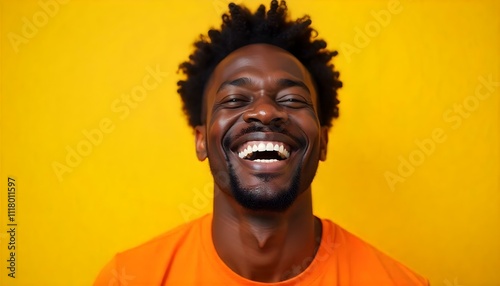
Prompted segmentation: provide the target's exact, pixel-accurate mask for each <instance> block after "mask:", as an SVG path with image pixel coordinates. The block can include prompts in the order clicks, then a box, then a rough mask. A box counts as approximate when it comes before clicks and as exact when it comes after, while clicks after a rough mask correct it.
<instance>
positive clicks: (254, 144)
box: [195, 44, 328, 211]
mask: <svg viewBox="0 0 500 286" xmlns="http://www.w3.org/2000/svg"><path fill="white" fill-rule="evenodd" d="M204 100H205V106H204V113H205V114H206V117H205V118H206V120H205V125H203V126H197V127H196V128H195V130H196V151H197V154H198V158H199V159H200V160H204V159H205V158H207V157H208V159H209V164H210V169H211V171H212V174H213V176H214V180H215V187H216V189H217V190H220V191H222V192H225V193H226V194H229V195H230V196H232V197H233V198H235V199H236V201H237V202H238V203H240V204H241V205H242V206H243V207H245V208H248V209H252V210H266V211H283V210H285V209H287V208H288V207H289V206H290V205H292V204H293V202H294V201H295V199H296V197H297V196H298V195H300V194H301V193H303V192H305V191H310V185H311V182H312V180H313V178H314V176H315V174H316V170H317V167H318V162H319V160H324V159H325V158H326V145H327V142H328V137H327V132H328V129H327V127H321V126H320V124H319V119H318V106H317V95H316V91H315V88H314V84H313V81H312V79H311V77H310V74H309V72H308V71H307V70H306V68H305V67H304V66H303V65H302V64H301V63H300V62H299V61H298V60H297V59H296V58H295V57H294V56H293V55H291V54H290V53H288V52H287V51H285V50H283V49H280V48H278V47H276V46H272V45H267V44H253V45H248V46H244V47H242V48H240V49H238V50H236V51H234V52H233V53H231V54H230V55H229V56H227V57H226V58H225V59H224V60H222V61H221V62H220V63H219V64H218V65H217V67H216V68H215V70H214V72H213V73H212V75H211V78H210V80H209V81H208V83H207V86H206V87H205V94H204Z"/></svg>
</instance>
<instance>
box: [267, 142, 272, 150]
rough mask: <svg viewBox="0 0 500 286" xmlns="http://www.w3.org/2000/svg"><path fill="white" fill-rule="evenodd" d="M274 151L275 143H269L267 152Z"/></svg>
mask: <svg viewBox="0 0 500 286" xmlns="http://www.w3.org/2000/svg"><path fill="white" fill-rule="evenodd" d="M273 149H274V146H273V143H267V145H266V151H273Z"/></svg>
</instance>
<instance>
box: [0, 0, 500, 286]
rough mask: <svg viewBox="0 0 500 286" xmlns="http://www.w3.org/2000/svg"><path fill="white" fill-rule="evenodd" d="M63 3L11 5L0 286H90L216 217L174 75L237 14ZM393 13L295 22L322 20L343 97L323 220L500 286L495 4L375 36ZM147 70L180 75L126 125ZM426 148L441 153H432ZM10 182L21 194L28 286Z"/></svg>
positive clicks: (348, 8)
mask: <svg viewBox="0 0 500 286" xmlns="http://www.w3.org/2000/svg"><path fill="white" fill-rule="evenodd" d="M54 1H55V0H40V1H9V0H2V1H1V14H0V15H1V23H0V25H1V26H0V28H1V81H0V84H1V103H0V104H1V147H0V148H1V174H0V175H1V177H0V178H1V179H0V182H3V183H2V184H1V185H0V203H1V205H0V210H1V213H0V223H1V225H0V229H1V233H2V234H1V235H0V239H1V242H0V261H1V262H0V266H1V267H0V269H1V270H0V285H54V286H55V285H89V284H91V282H92V281H93V279H94V277H95V276H96V274H97V272H98V271H99V270H100V268H101V267H102V266H103V265H104V264H105V263H106V262H107V261H108V260H109V259H110V258H111V257H112V255H113V254H114V253H116V252H117V251H121V250H124V249H127V248H129V247H132V246H135V245H137V244H139V243H141V242H144V241H145V240H148V239H150V238H152V237H154V236H155V235H158V234H160V233H162V232H164V231H166V230H168V229H170V228H172V227H174V226H175V225H178V224H181V223H183V222H184V221H186V220H189V219H191V218H194V217H196V216H199V215H201V214H202V213H205V212H208V211H210V208H211V206H210V196H211V194H210V190H211V187H212V185H211V184H212V183H211V176H210V173H209V170H208V164H207V163H206V162H205V163H199V162H198V161H197V160H196V157H195V152H194V139H193V136H192V131H191V130H190V129H189V128H188V126H187V123H186V120H185V118H184V117H183V115H182V112H181V108H180V106H181V105H180V99H179V96H178V95H177V93H176V81H177V80H179V78H180V76H179V75H178V74H176V70H177V65H178V64H179V63H180V62H181V61H183V60H185V59H187V56H188V55H189V53H190V52H191V43H192V42H193V41H194V40H195V38H196V37H197V36H198V35H199V34H200V33H205V32H206V31H207V29H208V28H209V27H210V26H217V27H218V25H219V22H220V20H219V19H220V14H221V13H222V11H224V10H225V7H226V5H227V3H228V1H226V0H213V1H194V0H183V1H167V0H163V1H131V0H129V1H110V0H106V1H78V0H73V1H68V0H66V2H67V3H64V4H63V3H59V2H54ZM240 2H241V1H240ZM247 2H248V3H249V4H248V5H249V6H250V7H252V9H253V8H255V7H256V4H257V1H247ZM259 2H260V1H259ZM392 2H393V1H389V0H388V1H382V0H380V1H347V0H337V1H319V0H316V1H298V0H290V1H289V7H290V9H291V11H292V17H294V18H295V17H299V16H302V15H304V14H306V13H307V14H309V15H311V17H312V20H313V25H314V27H316V29H317V31H318V32H319V36H320V37H322V38H325V39H326V40H327V41H328V43H329V47H331V48H332V49H337V50H339V52H340V53H341V54H340V55H339V56H338V57H337V58H336V59H335V64H336V66H337V68H338V69H339V70H340V72H341V79H342V80H343V82H344V84H345V87H344V88H343V89H342V90H341V91H340V97H341V101H342V103H341V118H340V119H339V120H338V121H336V122H335V126H334V128H333V129H332V130H331V133H330V135H331V138H330V144H329V154H328V160H327V162H325V163H322V164H321V165H320V168H319V171H318V174H317V177H316V180H315V182H314V185H313V193H314V207H315V212H316V214H317V215H319V216H321V217H326V218H330V219H332V220H333V221H335V222H337V223H338V224H340V225H342V226H343V227H345V228H346V229H348V230H350V231H351V232H353V233H355V234H357V235H359V236H360V237H362V238H363V239H364V240H366V241H368V242H370V243H371V244H373V245H375V246H376V247H377V248H379V249H381V250H382V251H384V252H386V253H388V254H389V255H391V256H393V257H394V258H396V259H397V260H399V261H401V262H403V263H404V264H406V265H407V266H409V267H410V268H412V269H413V270H415V271H416V272H418V273H420V274H422V275H424V276H426V277H428V278H429V279H430V281H431V285H446V286H448V285H455V286H457V285H462V286H469V285H471V286H472V285H500V271H499V267H500V212H499V209H500V208H499V184H498V177H499V176H498V175H499V168H498V166H499V155H498V149H499V145H498V133H499V126H498V121H499V117H498V108H499V101H498V95H499V91H498V89H499V84H500V83H499V81H500V74H499V63H500V61H499V54H500V43H499V39H500V30H499V26H500V22H499V18H500V4H499V2H498V1H495V2H493V1H491V2H488V1H474V2H473V1H416V0H414V1H405V0H401V2H400V7H399V8H398V9H400V10H398V11H399V12H398V13H390V12H389V13H390V15H391V18H390V20H388V19H387V18H385V20H384V21H385V22H384V21H382V22H380V23H377V22H376V21H377V20H376V18H377V17H378V16H375V15H382V14H383V12H380V11H382V10H385V11H389V10H388V5H393V4H394V3H393V4H391V3H392ZM41 3H42V4H41ZM43 3H52V6H50V5H49V6H50V7H51V8H50V7H49V8H44V7H42V6H43ZM54 3H55V5H54ZM267 4H268V3H267V1H266V5H267ZM396 4H397V3H396ZM47 5H48V4H47ZM394 5H395V4H394ZM44 9H49V10H47V11H49V12H50V14H52V15H49V14H48V13H49V12H46V10H44ZM43 13H45V15H46V16H45V18H44V16H43V15H42V14H43ZM379 13H382V14H379ZM384 15H387V14H384ZM34 17H35V19H34ZM23 19H24V20H23ZM26 21H29V22H30V23H32V24H33V23H34V22H36V23H37V24H39V25H38V26H36V25H35V28H36V31H33V30H31V31H29V29H28V28H26V27H25V26H26V25H28V24H26ZM379 21H380V20H379ZM382 24H383V25H382ZM377 27H378V28H380V29H377ZM366 29H368V31H367V30H366ZM23 33H24V34H23ZM366 33H369V34H370V35H366ZM14 34H15V35H17V36H18V37H23V38H24V39H25V40H24V41H22V42H13V41H12V39H13V37H15V36H13V35H14ZM361 34H365V35H366V36H365V38H364V40H365V41H364V42H363V41H361V38H360V37H362V36H361ZM16 39H18V40H19V38H16ZM360 41H361V42H360ZM348 48H351V49H350V50H349V49H348ZM352 48H354V49H352ZM148 67H150V68H152V69H157V68H159V69H160V70H161V72H164V73H168V75H167V76H165V77H163V78H160V80H161V81H160V82H158V85H157V87H156V88H154V89H152V90H149V91H148V93H147V94H146V95H145V96H144V97H143V98H141V99H143V100H142V101H138V102H135V104H136V105H135V108H133V109H132V108H130V113H129V114H127V115H126V116H125V113H122V112H115V110H114V109H113V107H112V106H113V104H114V103H115V104H116V101H117V100H118V101H117V102H118V103H120V104H123V103H121V101H120V100H121V96H122V94H129V95H130V93H131V91H132V90H135V91H137V90H138V88H140V86H142V84H143V79H144V78H145V77H147V75H148V71H147V68H148ZM479 78H483V79H488V78H489V79H490V82H493V84H492V85H489V86H484V85H483V84H482V82H481V80H480V79H479ZM153 82H154V81H153V80H151V81H150V83H153ZM488 88H489V89H488ZM477 90H479V91H477ZM477 92H480V94H483V95H484V94H486V95H488V94H489V97H488V98H485V99H477V98H478V93H477ZM133 103H134V102H133ZM464 104H466V105H468V106H469V109H468V111H467V110H466V111H467V113H466V114H465V113H462V114H463V115H459V113H457V112H456V111H455V109H454V108H456V105H464ZM474 104H475V105H474ZM471 106H473V107H474V108H471ZM120 116H121V117H120ZM457 116H458V117H457ZM103 119H104V120H108V123H109V122H111V124H112V126H113V127H114V129H113V130H112V131H111V132H108V133H105V134H103V137H102V139H101V140H100V141H99V140H98V141H96V144H93V145H91V149H90V150H89V149H85V150H86V151H88V153H89V154H87V156H84V157H83V158H82V159H81V162H76V163H75V162H73V163H74V167H71V168H69V167H68V168H69V169H71V172H69V171H68V172H64V173H62V174H60V179H59V178H58V176H57V174H56V172H55V171H54V166H53V165H54V164H57V163H60V164H65V165H67V162H66V156H67V154H68V152H69V151H68V150H69V149H67V148H70V149H73V150H75V149H76V148H77V146H80V147H81V148H84V147H82V146H84V145H85V144H88V140H87V139H86V137H85V135H84V133H83V132H84V131H89V132H91V130H94V129H97V128H99V124H100V122H101V120H103ZM458 120H460V124H459V123H458ZM433 132H441V133H442V135H440V136H441V137H439V138H440V139H432V138H433ZM96 138H97V137H96ZM443 138H444V139H443ZM441 139H443V140H441ZM416 140H417V141H418V142H429V140H434V141H433V142H434V143H433V144H434V148H431V145H432V143H429V144H430V145H426V146H428V149H429V150H427V153H425V154H424V151H425V150H424V149H425V148H424V149H422V148H421V147H419V145H417V143H416V142H415V141H416ZM436 140H437V141H436ZM439 140H440V141H439ZM84 141H87V143H85V142H84ZM438 141H439V142H438ZM79 144H80V145H79ZM68 146H69V147H68ZM86 146H87V147H88V145H86ZM82 150H83V149H82ZM419 154H420V155H422V154H424V157H419ZM412 156H413V157H412ZM401 160H403V161H407V162H410V161H413V162H414V163H415V164H413V163H411V162H410V163H409V164H413V166H414V170H411V167H408V166H406V168H407V169H404V167H400V164H402V163H401V162H402V161H401ZM54 162H57V163H54ZM398 168H400V169H401V168H403V169H402V170H401V171H398ZM408 168H410V169H408ZM388 172H390V173H391V174H393V175H395V176H400V181H397V182H396V183H393V184H390V183H388V181H387V179H386V175H387V174H388ZM403 175H404V176H403ZM8 176H14V177H15V178H16V180H17V184H18V191H17V214H16V221H17V223H18V227H17V241H16V242H17V247H18V251H17V259H18V260H17V273H16V276H17V278H15V279H12V278H8V277H7V269H6V266H7V265H6V264H7V263H6V262H5V260H6V259H8V251H7V244H6V243H7V241H6V239H8V236H7V235H6V230H7V228H6V224H7V221H6V220H7V210H6V199H7V177H8ZM402 180H403V181H402Z"/></svg>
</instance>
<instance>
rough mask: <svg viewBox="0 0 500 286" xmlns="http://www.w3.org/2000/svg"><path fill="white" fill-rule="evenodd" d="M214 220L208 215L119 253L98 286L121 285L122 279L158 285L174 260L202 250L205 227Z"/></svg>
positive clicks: (98, 280)
mask: <svg viewBox="0 0 500 286" xmlns="http://www.w3.org/2000/svg"><path fill="white" fill-rule="evenodd" d="M210 221H211V215H205V216H203V217H201V218H198V219H195V220H193V221H191V222H188V223H186V224H183V225H180V226H178V227H176V228H174V229H172V230H169V231H167V232H165V233H163V234H161V235H159V236H157V237H155V238H153V239H151V240H149V241H147V242H145V243H142V244H140V245H138V246H136V247H133V248H131V249H128V250H125V251H123V252H119V253H117V254H116V255H115V256H114V257H113V259H112V260H111V261H110V262H109V263H108V264H107V265H106V266H105V267H104V268H103V269H102V270H101V272H100V273H99V275H98V277H97V279H96V281H95V284H94V285H110V283H111V284H112V283H114V282H116V283H117V284H118V285H120V283H123V281H122V280H125V281H127V279H130V280H131V281H132V280H133V281H134V283H139V284H140V283H142V284H141V285H150V284H158V281H161V280H162V279H163V276H164V275H165V270H166V269H168V268H169V266H170V265H171V264H172V261H173V259H174V257H178V258H179V257H180V258H182V257H187V256H188V255H190V253H192V251H196V249H195V248H196V247H200V246H199V245H200V243H199V241H200V240H201V228H202V225H203V224H206V223H210ZM115 280H116V281H115ZM113 285H114V284H113Z"/></svg>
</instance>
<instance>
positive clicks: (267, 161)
mask: <svg viewBox="0 0 500 286" xmlns="http://www.w3.org/2000/svg"><path fill="white" fill-rule="evenodd" d="M253 161H254V162H260V163H272V162H278V159H255V160H253Z"/></svg>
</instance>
